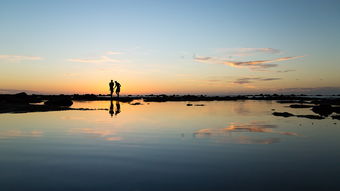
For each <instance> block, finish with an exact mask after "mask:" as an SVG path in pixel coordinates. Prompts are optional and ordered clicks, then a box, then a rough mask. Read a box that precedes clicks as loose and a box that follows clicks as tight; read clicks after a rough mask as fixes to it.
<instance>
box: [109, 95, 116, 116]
mask: <svg viewBox="0 0 340 191" xmlns="http://www.w3.org/2000/svg"><path fill="white" fill-rule="evenodd" d="M109 113H110V115H111V117H112V116H113V114H114V113H115V112H114V111H113V103H112V99H111V103H110V111H109Z"/></svg>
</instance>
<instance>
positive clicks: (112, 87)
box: [109, 80, 115, 100]
mask: <svg viewBox="0 0 340 191" xmlns="http://www.w3.org/2000/svg"><path fill="white" fill-rule="evenodd" d="M114 85H115V83H113V80H111V82H110V83H109V87H110V95H111V100H112V94H113V89H114Z"/></svg>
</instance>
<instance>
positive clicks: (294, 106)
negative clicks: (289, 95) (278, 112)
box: [289, 104, 313, 108]
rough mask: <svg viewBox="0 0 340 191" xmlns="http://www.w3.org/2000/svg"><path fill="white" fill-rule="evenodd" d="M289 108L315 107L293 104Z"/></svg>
mask: <svg viewBox="0 0 340 191" xmlns="http://www.w3.org/2000/svg"><path fill="white" fill-rule="evenodd" d="M289 107H291V108H311V107H313V105H302V104H292V105H290V106H289Z"/></svg>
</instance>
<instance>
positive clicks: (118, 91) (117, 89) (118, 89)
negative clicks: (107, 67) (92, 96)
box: [115, 81, 121, 98]
mask: <svg viewBox="0 0 340 191" xmlns="http://www.w3.org/2000/svg"><path fill="white" fill-rule="evenodd" d="M115 83H116V94H117V97H118V98H119V93H120V87H121V85H120V83H118V82H117V81H115Z"/></svg>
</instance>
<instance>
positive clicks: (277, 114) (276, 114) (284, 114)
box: [273, 112, 294, 117]
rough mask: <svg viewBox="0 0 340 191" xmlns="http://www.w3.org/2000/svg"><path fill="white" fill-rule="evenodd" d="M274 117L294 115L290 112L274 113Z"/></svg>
mask: <svg viewBox="0 0 340 191" xmlns="http://www.w3.org/2000/svg"><path fill="white" fill-rule="evenodd" d="M273 115H275V116H280V117H292V116H294V114H291V113H288V112H273Z"/></svg>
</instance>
